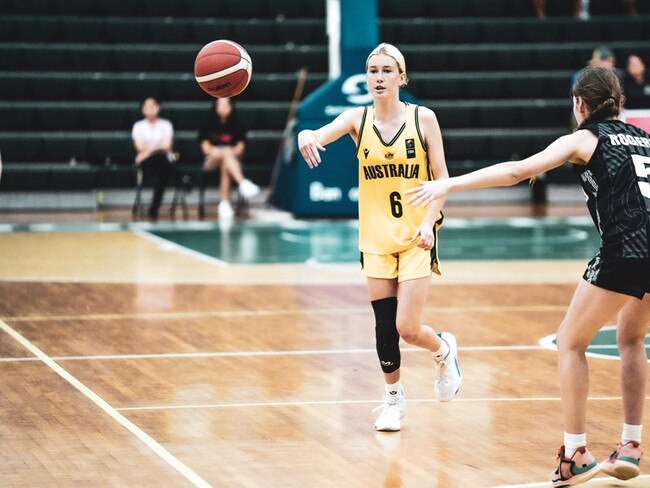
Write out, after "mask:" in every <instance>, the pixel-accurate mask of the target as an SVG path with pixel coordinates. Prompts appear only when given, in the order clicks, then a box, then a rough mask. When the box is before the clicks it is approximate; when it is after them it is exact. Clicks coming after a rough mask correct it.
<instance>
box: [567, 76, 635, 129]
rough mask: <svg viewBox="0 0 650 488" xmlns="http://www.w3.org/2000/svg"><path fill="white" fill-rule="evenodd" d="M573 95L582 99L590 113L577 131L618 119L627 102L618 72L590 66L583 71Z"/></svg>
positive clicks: (575, 85) (572, 91) (578, 77)
mask: <svg viewBox="0 0 650 488" xmlns="http://www.w3.org/2000/svg"><path fill="white" fill-rule="evenodd" d="M571 93H572V95H573V96H574V97H580V98H581V99H582V102H583V103H584V104H585V105H586V106H587V109H588V112H589V114H588V116H587V117H586V118H585V120H583V121H582V123H581V124H580V125H579V126H578V127H577V129H576V130H578V129H582V128H583V127H584V126H586V125H589V124H592V123H594V122H601V121H603V120H606V119H609V118H611V117H617V116H618V114H619V113H620V111H621V106H622V105H623V103H624V102H625V97H624V96H623V90H622V88H621V82H620V80H619V78H618V76H617V74H616V72H615V71H614V70H612V69H609V68H600V67H593V66H589V67H587V68H584V69H582V70H581V71H580V72H579V73H578V76H577V80H576V82H575V84H574V85H573V88H572V90H571Z"/></svg>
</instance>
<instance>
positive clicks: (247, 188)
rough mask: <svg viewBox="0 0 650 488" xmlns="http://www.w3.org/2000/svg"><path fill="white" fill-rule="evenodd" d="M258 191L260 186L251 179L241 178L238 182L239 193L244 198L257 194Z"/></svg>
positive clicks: (247, 198) (248, 198)
mask: <svg viewBox="0 0 650 488" xmlns="http://www.w3.org/2000/svg"><path fill="white" fill-rule="evenodd" d="M259 192H260V187H259V186H257V185H256V184H255V183H253V182H252V181H251V180H242V182H241V183H240V184H239V193H241V196H242V197H244V198H245V199H246V200H250V199H251V198H253V197H255V196H257V195H258V194H259Z"/></svg>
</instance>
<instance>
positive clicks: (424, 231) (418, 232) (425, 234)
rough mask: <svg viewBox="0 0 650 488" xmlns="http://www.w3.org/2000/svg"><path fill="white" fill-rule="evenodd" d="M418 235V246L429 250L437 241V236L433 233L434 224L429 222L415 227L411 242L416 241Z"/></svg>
mask: <svg viewBox="0 0 650 488" xmlns="http://www.w3.org/2000/svg"><path fill="white" fill-rule="evenodd" d="M418 236H419V237H420V242H418V247H421V248H422V249H424V250H425V251H429V250H430V249H431V248H433V246H434V245H435V243H436V237H435V235H434V234H433V225H429V224H428V223H425V222H423V223H421V224H420V226H419V227H418V228H417V229H415V232H413V236H412V237H411V242H414V241H415V240H416V239H417V238H418Z"/></svg>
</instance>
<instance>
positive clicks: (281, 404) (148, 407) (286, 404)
mask: <svg viewBox="0 0 650 488" xmlns="http://www.w3.org/2000/svg"><path fill="white" fill-rule="evenodd" d="M646 399H650V397H647V398H646ZM620 400H622V397H620V396H618V397H589V401H595V402H612V401H620ZM407 401H408V402H409V403H439V402H438V400H436V399H435V398H419V399H418V398H415V399H413V398H409V399H408V400H407ZM560 401H562V399H561V398H560V397H501V398H498V397H493V398H454V403H499V402H502V403H520V402H522V403H526V402H560ZM365 403H367V404H371V405H372V404H381V400H376V399H375V400H319V401H316V400H313V401H309V400H306V401H294V402H251V403H203V404H196V405H192V404H188V405H140V406H131V407H117V408H116V410H120V411H136V410H187V409H195V408H198V409H206V408H207V409H213V408H214V409H222V408H245V407H304V406H318V405H358V404H365Z"/></svg>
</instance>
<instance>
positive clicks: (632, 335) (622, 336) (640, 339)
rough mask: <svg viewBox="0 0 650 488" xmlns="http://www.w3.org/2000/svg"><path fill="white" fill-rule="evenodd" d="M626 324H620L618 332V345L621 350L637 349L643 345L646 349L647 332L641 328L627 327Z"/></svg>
mask: <svg viewBox="0 0 650 488" xmlns="http://www.w3.org/2000/svg"><path fill="white" fill-rule="evenodd" d="M625 325H626V324H618V327H617V330H616V344H617V345H618V347H619V349H622V348H628V347H636V346H639V345H643V346H644V347H645V336H646V330H645V329H643V328H639V327H625Z"/></svg>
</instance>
